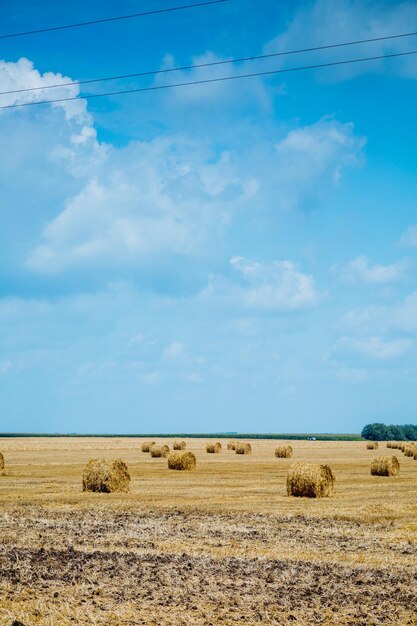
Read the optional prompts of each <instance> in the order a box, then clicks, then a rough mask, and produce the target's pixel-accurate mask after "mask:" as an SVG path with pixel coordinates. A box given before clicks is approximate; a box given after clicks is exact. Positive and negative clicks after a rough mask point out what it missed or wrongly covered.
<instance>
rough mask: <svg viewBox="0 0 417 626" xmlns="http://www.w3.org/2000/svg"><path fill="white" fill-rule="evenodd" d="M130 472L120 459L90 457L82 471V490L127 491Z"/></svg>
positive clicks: (99, 491)
mask: <svg viewBox="0 0 417 626" xmlns="http://www.w3.org/2000/svg"><path fill="white" fill-rule="evenodd" d="M129 484H130V474H129V470H128V469H127V465H126V463H125V462H124V461H122V460H121V459H115V460H114V461H106V460H105V459H90V460H89V461H88V463H87V464H86V466H85V467H84V471H83V478H82V485H83V491H95V492H98V493H111V492H113V491H123V492H127V491H129Z"/></svg>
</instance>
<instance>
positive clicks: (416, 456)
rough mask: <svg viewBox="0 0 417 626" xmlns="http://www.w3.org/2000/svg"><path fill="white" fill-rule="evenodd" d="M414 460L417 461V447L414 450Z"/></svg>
mask: <svg viewBox="0 0 417 626" xmlns="http://www.w3.org/2000/svg"><path fill="white" fill-rule="evenodd" d="M414 460H415V461H417V446H416V447H415V448H414Z"/></svg>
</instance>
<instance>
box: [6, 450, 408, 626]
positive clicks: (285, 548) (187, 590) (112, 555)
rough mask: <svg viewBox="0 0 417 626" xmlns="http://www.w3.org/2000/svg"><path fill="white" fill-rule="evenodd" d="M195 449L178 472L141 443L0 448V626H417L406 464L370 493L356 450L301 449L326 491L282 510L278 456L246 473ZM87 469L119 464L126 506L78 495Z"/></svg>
mask: <svg viewBox="0 0 417 626" xmlns="http://www.w3.org/2000/svg"><path fill="white" fill-rule="evenodd" d="M171 443H172V440H171V441H170V440H168V439H162V438H161V439H158V440H157V444H158V446H159V447H161V446H163V445H165V444H169V445H171ZM206 443H207V441H206V440H204V439H192V440H191V439H187V449H188V450H190V451H191V452H193V453H194V455H195V456H196V458H197V461H198V465H197V468H196V470H195V471H193V472H173V471H169V470H168V468H167V466H166V463H162V462H157V461H155V460H153V459H151V458H150V456H149V455H138V448H139V449H140V446H141V440H138V439H99V438H96V439H49V440H46V439H15V440H11V439H4V440H0V448H1V449H2V451H3V452H4V454H5V456H6V459H7V468H8V472H7V475H6V476H0V537H1V543H0V624H1V626H3V624H4V626H10V624H11V623H12V621H13V620H15V619H18V620H20V621H21V622H22V623H23V624H26V626H74V625H76V626H136V625H138V624H142V625H145V624H146V625H147V626H159V625H161V626H171V625H172V624H175V625H176V626H180V625H181V626H182V625H185V626H208V625H209V624H213V625H215V626H217V625H222V626H232V625H233V626H235V625H236V624H245V625H246V626H252V625H255V624H256V625H258V626H259V625H260V624H272V625H274V624H275V625H280V626H289V625H290V624H299V625H300V626H312V625H314V626H315V625H320V626H365V625H366V626H387V625H388V626H394V625H395V626H406V625H409V626H411V625H413V626H416V625H417V614H416V611H417V609H416V607H417V592H416V586H415V580H416V577H417V567H416V561H417V522H416V519H417V463H415V461H414V460H413V459H412V458H406V457H404V458H402V460H401V472H400V474H399V475H398V476H396V477H395V478H394V479H377V478H376V477H374V476H371V475H370V472H369V463H370V458H369V453H368V452H367V450H366V449H365V446H364V444H363V442H318V441H315V442H310V441H299V442H297V460H300V462H303V463H320V464H329V465H330V466H331V467H332V469H333V470H334V473H335V475H336V476H337V483H336V489H335V491H334V494H333V497H332V498H321V499H316V498H311V499H310V498H290V497H288V496H287V493H286V474H287V471H288V467H289V465H290V463H291V460H287V459H282V461H280V462H279V463H277V461H276V459H275V458H274V450H275V447H276V446H277V442H274V441H266V440H262V441H252V442H251V444H252V448H253V450H252V454H251V455H250V456H248V457H245V459H240V458H238V457H235V455H234V454H220V455H208V454H206V452H205V446H206ZM282 443H283V444H284V442H282ZM93 456H94V457H103V458H106V459H107V460H111V459H114V458H115V457H121V458H123V459H124V460H125V461H126V462H127V464H128V466H129V471H130V473H131V476H132V481H131V489H130V492H129V493H110V494H108V495H106V496H105V497H103V496H102V495H100V494H96V493H89V492H85V493H82V492H81V490H80V485H79V480H80V475H81V473H82V469H83V466H84V465H85V463H86V462H87V461H88V459H89V458H91V457H93Z"/></svg>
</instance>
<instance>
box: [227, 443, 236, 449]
mask: <svg viewBox="0 0 417 626" xmlns="http://www.w3.org/2000/svg"><path fill="white" fill-rule="evenodd" d="M236 445H237V444H236V441H229V442H228V444H227V449H228V450H236Z"/></svg>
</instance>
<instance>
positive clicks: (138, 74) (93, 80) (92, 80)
mask: <svg viewBox="0 0 417 626" xmlns="http://www.w3.org/2000/svg"><path fill="white" fill-rule="evenodd" d="M414 35H417V31H416V32H412V33H402V34H399V35H387V36H385V37H373V38H372V39H357V40H355V41H347V42H343V43H334V44H326V45H323V46H315V47H314V48H300V49H298V50H287V51H285V52H271V53H270V54H260V55H257V56H250V57H240V58H236V59H228V60H224V61H212V62H210V63H197V64H194V65H184V66H182V67H172V68H167V69H160V70H151V71H148V72H135V73H133V74H121V75H118V76H106V77H104V78H90V79H86V80H76V81H71V82H66V83H57V84H55V85H45V86H43V87H28V88H25V89H13V90H9V91H0V96H3V95H7V94H15V93H26V92H29V91H41V90H44V89H57V88H58V87H72V86H74V85H87V84H92V83H101V82H106V81H111V80H124V79H127V78H139V77H141V76H142V77H143V76H155V75H156V74H166V73H169V72H180V71H185V70H194V69H199V68H202V67H214V66H217V65H228V64H231V63H243V62H246V61H259V60H265V59H271V58H274V57H280V56H287V55H290V54H299V53H302V52H314V51H318V50H328V49H330V48H341V47H344V46H353V45H357V44H363V43H372V42H376V41H386V40H388V39H399V38H400V37H411V36H414Z"/></svg>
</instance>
